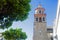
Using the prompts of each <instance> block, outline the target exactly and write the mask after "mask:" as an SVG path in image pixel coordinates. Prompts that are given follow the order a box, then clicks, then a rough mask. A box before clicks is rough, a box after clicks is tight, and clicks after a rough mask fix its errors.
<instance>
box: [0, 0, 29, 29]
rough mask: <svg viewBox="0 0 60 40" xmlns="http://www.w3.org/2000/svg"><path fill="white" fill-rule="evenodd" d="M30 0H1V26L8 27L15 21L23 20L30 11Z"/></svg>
mask: <svg viewBox="0 0 60 40" xmlns="http://www.w3.org/2000/svg"><path fill="white" fill-rule="evenodd" d="M29 3H30V0H0V28H2V29H4V28H8V27H9V26H11V25H12V22H13V21H19V20H20V21H23V20H25V19H26V18H27V16H28V14H29V13H28V12H29V11H30V4H29Z"/></svg>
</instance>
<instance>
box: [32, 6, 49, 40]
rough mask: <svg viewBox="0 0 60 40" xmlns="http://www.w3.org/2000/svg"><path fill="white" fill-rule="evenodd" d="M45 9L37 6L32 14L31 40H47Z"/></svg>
mask: <svg viewBox="0 0 60 40" xmlns="http://www.w3.org/2000/svg"><path fill="white" fill-rule="evenodd" d="M44 11H45V9H44V8H43V7H42V6H41V5H39V6H38V8H36V9H35V14H34V29H33V30H34V33H33V40H49V38H48V35H47V28H46V27H47V25H46V14H45V13H44Z"/></svg>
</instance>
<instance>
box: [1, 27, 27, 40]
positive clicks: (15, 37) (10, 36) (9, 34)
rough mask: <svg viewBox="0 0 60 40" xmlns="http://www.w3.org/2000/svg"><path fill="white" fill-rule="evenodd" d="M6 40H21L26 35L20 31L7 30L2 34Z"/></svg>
mask: <svg viewBox="0 0 60 40" xmlns="http://www.w3.org/2000/svg"><path fill="white" fill-rule="evenodd" d="M2 34H3V36H4V38H5V39H6V40H21V39H24V40H25V39H26V38H27V36H26V33H25V32H22V29H12V28H11V29H9V30H6V31H5V32H3V33H2Z"/></svg>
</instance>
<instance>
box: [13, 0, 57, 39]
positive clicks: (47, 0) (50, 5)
mask: <svg viewBox="0 0 60 40" xmlns="http://www.w3.org/2000/svg"><path fill="white" fill-rule="evenodd" d="M57 2H58V1H57V0H31V3H30V5H31V11H30V12H29V16H28V18H27V19H26V20H25V21H23V22H20V21H18V22H13V24H12V27H13V28H22V30H23V31H24V32H26V33H27V36H28V38H27V40H32V39H33V27H34V13H35V9H36V8H37V7H38V5H39V4H41V5H42V6H43V8H45V13H46V15H47V16H46V21H47V26H52V23H53V20H54V19H55V16H56V11H57Z"/></svg>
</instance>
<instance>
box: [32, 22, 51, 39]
mask: <svg viewBox="0 0 60 40" xmlns="http://www.w3.org/2000/svg"><path fill="white" fill-rule="evenodd" d="M33 40H50V39H49V38H48V35H47V28H46V22H35V23H34V34H33Z"/></svg>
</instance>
